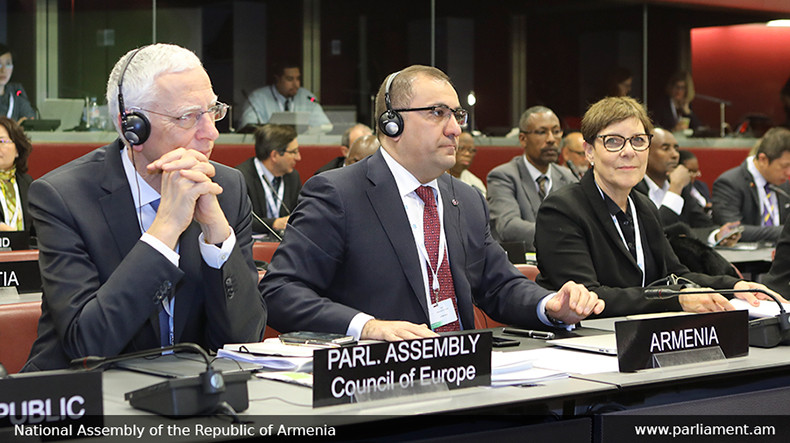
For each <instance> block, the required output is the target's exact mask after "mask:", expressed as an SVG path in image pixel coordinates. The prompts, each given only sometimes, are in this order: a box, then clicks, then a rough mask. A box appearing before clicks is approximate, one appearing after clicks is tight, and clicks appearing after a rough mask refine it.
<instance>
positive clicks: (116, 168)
mask: <svg viewBox="0 0 790 443" xmlns="http://www.w3.org/2000/svg"><path fill="white" fill-rule="evenodd" d="M105 156H106V157H105V159H104V171H103V174H104V177H103V178H102V179H101V186H102V189H104V190H105V191H106V194H105V195H104V196H103V197H101V198H100V199H99V204H100V205H101V208H102V212H103V213H104V219H105V223H106V224H107V226H108V227H109V229H110V232H111V233H112V237H113V240H115V247H116V252H117V254H118V256H117V257H118V261H119V262H120V260H121V259H122V258H123V257H125V256H126V255H127V254H128V253H129V251H131V249H132V247H134V245H135V244H136V243H137V240H139V239H140V235H141V234H142V232H140V222H139V220H138V218H137V214H136V213H135V209H134V200H133V199H132V193H131V189H130V188H129V182H128V181H127V180H126V174H125V173H124V170H123V164H122V163H121V154H120V141H118V142H116V143H115V144H113V145H110V147H108V148H107V150H106V152H105ZM108 246H109V245H108Z"/></svg>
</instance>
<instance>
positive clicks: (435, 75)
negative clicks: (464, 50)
mask: <svg viewBox="0 0 790 443" xmlns="http://www.w3.org/2000/svg"><path fill="white" fill-rule="evenodd" d="M393 74H395V73H393ZM393 74H390V75H388V76H386V77H384V81H382V82H381V86H379V92H378V93H377V94H376V118H377V119H378V116H380V115H381V114H383V113H384V111H386V110H387V105H386V104H385V103H384V93H385V92H386V91H385V90H386V88H387V80H388V79H389V78H390V76H391V75H393ZM421 75H424V76H426V77H428V78H432V79H435V80H442V81H445V82H447V83H449V84H450V86H452V85H453V82H452V81H451V80H450V77H448V76H447V74H445V73H444V72H442V71H441V70H440V69H437V68H434V67H432V66H423V65H412V66H409V67H408V68H405V69H404V70H402V71H398V72H397V75H396V76H395V78H393V79H392V84H391V85H390V104H391V105H392V107H393V109H397V108H407V107H408V106H409V103H411V101H412V99H413V98H414V92H413V91H412V88H411V86H412V83H413V82H414V79H415V78H417V77H418V76H421ZM376 134H377V135H378V134H381V131H376Z"/></svg>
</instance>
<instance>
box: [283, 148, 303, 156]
mask: <svg viewBox="0 0 790 443" xmlns="http://www.w3.org/2000/svg"><path fill="white" fill-rule="evenodd" d="M283 154H293V155H299V148H296V149H294V150H292V151H289V150H287V149H286V150H285V151H283Z"/></svg>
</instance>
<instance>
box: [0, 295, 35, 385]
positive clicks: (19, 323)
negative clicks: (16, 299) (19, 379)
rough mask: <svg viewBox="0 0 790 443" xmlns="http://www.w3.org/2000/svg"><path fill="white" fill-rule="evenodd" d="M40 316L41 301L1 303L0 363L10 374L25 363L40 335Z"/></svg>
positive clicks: (17, 370)
mask: <svg viewBox="0 0 790 443" xmlns="http://www.w3.org/2000/svg"><path fill="white" fill-rule="evenodd" d="M40 316H41V302H40V301H31V302H22V303H9V304H4V305H0V363H2V364H3V366H5V368H6V370H7V371H8V373H9V374H15V373H17V372H19V370H20V369H22V366H24V365H25V362H26V361H27V357H28V355H29V354H30V348H32V347H33V341H35V340H36V336H37V335H38V318H39V317H40Z"/></svg>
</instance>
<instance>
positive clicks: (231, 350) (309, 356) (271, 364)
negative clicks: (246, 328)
mask: <svg viewBox="0 0 790 443" xmlns="http://www.w3.org/2000/svg"><path fill="white" fill-rule="evenodd" d="M314 349H323V348H316V347H311V346H294V345H285V344H283V343H281V342H280V340H279V339H277V338H267V339H266V340H264V341H263V342H261V343H237V344H227V345H225V346H224V347H223V348H222V349H220V350H219V351H217V357H222V358H230V359H233V360H237V361H243V362H247V363H253V364H257V365H260V366H261V367H263V368H267V369H273V370H276V371H293V372H312V371H313V350H314Z"/></svg>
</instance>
